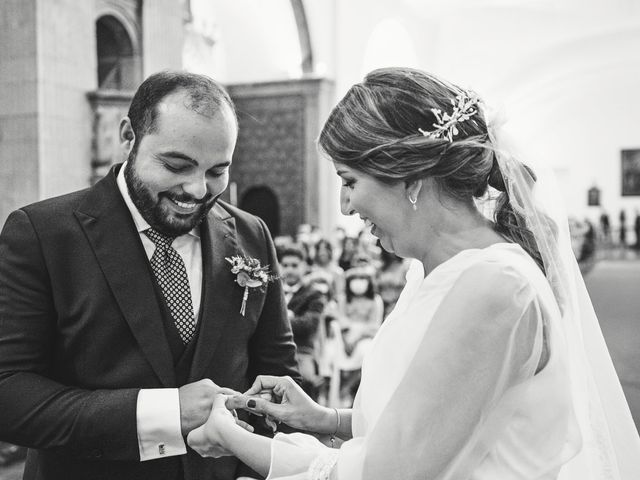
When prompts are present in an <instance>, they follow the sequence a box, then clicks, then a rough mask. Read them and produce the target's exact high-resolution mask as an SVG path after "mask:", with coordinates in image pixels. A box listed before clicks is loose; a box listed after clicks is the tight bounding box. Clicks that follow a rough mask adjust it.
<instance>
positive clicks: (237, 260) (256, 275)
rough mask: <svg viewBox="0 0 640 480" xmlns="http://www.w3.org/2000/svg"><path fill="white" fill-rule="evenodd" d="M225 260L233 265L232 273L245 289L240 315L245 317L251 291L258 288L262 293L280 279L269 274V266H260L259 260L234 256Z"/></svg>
mask: <svg viewBox="0 0 640 480" xmlns="http://www.w3.org/2000/svg"><path fill="white" fill-rule="evenodd" d="M225 260H226V261H227V262H229V263H230V264H231V273H233V274H235V275H236V283H237V284H238V285H240V286H241V287H243V288H244V295H243V296H242V306H241V307H240V315H242V316H243V317H244V313H245V310H246V308H247V298H249V290H250V289H252V288H257V289H259V290H260V291H264V288H265V287H266V286H267V284H268V283H269V282H273V281H274V280H276V279H277V278H278V277H277V276H275V275H272V274H271V273H270V272H269V265H265V266H264V267H263V266H262V265H260V260H258V259H257V258H251V257H241V256H240V255H234V256H233V257H226V258H225Z"/></svg>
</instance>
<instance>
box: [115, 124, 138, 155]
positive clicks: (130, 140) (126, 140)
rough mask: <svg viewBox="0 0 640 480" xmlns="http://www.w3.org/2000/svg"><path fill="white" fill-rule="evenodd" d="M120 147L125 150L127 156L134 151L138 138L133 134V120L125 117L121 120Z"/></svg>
mask: <svg viewBox="0 0 640 480" xmlns="http://www.w3.org/2000/svg"><path fill="white" fill-rule="evenodd" d="M119 133H120V145H121V146H122V147H123V148H124V149H125V151H126V152H127V155H129V153H131V150H132V149H133V145H134V144H135V141H136V136H135V134H134V133H133V128H132V127H131V120H129V117H124V118H123V119H122V120H120V130H119Z"/></svg>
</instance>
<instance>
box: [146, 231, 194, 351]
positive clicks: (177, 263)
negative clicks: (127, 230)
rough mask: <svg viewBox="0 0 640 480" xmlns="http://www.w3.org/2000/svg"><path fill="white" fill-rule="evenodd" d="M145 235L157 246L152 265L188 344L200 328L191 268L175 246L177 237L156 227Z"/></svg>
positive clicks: (174, 319) (181, 333)
mask: <svg viewBox="0 0 640 480" xmlns="http://www.w3.org/2000/svg"><path fill="white" fill-rule="evenodd" d="M144 234H145V235H146V236H147V237H149V238H150V239H151V241H152V242H153V243H155V245H156V249H155V250H154V251H153V255H152V256H151V268H152V269H153V274H154V275H155V277H156V280H157V281H158V285H160V289H161V290H162V294H163V295H164V298H165V300H166V302H167V306H168V307H169V311H170V312H171V316H172V317H173V321H174V322H175V324H176V327H177V328H178V332H179V333H180V338H181V339H182V342H183V343H184V344H187V343H189V341H190V340H191V339H192V338H193V334H194V333H195V331H196V322H195V319H194V316H193V303H192V302H191V290H190V288H189V278H188V277H187V268H186V267H185V266H184V261H183V260H182V257H181V256H180V254H179V253H178V252H177V251H176V249H175V248H173V247H172V246H171V243H172V242H173V241H174V240H175V237H168V236H166V235H163V234H162V233H160V232H157V231H155V230H153V229H152V228H150V229H148V230H145V231H144Z"/></svg>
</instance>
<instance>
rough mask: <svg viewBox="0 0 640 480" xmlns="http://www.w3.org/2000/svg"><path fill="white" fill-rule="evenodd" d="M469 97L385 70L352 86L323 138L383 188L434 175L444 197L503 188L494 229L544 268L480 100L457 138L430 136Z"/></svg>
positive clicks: (431, 79) (331, 151)
mask: <svg viewBox="0 0 640 480" xmlns="http://www.w3.org/2000/svg"><path fill="white" fill-rule="evenodd" d="M466 94H467V92H466V91H465V90H463V89H461V88H459V87H457V86H455V85H453V84H451V83H448V82H446V81H444V80H442V79H439V78H437V77H435V76H434V75H431V74H428V73H426V72H422V71H420V70H415V69H410V68H383V69H379V70H374V71H373V72H371V73H369V74H368V75H367V76H366V77H365V79H364V81H363V82H362V83H358V84H356V85H354V86H353V87H351V89H349V91H348V92H347V94H346V95H345V96H344V98H343V99H342V100H341V101H340V102H339V103H338V105H336V107H335V108H334V109H333V111H332V112H331V114H330V115H329V118H328V119H327V121H326V123H325V125H324V127H323V129H322V132H321V133H320V137H319V140H318V144H319V147H320V149H321V151H322V152H324V153H325V154H326V155H328V156H329V157H330V158H331V159H332V160H333V161H335V162H337V163H343V164H345V165H348V166H349V167H351V168H354V169H356V170H359V171H362V172H363V173H366V174H369V175H371V176H373V177H375V178H377V179H378V180H380V181H382V182H386V183H390V184H392V183H396V182H400V181H404V182H410V181H412V180H417V179H421V178H426V177H430V178H433V179H434V180H435V181H436V183H437V185H438V186H439V187H440V188H441V189H442V191H443V192H445V193H446V194H448V195H450V196H452V197H454V198H457V199H460V200H463V201H469V200H471V199H472V198H473V197H476V198H480V197H482V196H484V195H485V194H486V192H487V187H488V186H489V185H491V186H492V187H494V188H496V189H498V190H500V191H501V192H502V193H501V194H500V196H499V198H498V199H497V204H496V205H497V206H496V210H495V214H494V221H495V229H496V231H497V232H499V233H500V234H501V235H503V236H504V237H506V238H508V239H510V240H512V241H514V242H517V243H519V244H520V245H521V246H522V247H523V248H524V249H525V251H526V252H527V253H529V255H531V257H532V258H533V259H534V260H535V261H536V263H538V265H539V266H540V267H541V268H543V267H542V259H541V257H540V253H539V251H538V248H537V245H536V243H535V241H534V239H533V234H532V233H531V232H530V231H529V230H528V229H527V228H526V226H525V224H524V221H523V219H521V218H520V217H519V214H518V213H517V212H516V210H515V209H513V207H512V206H511V204H510V202H509V198H508V195H507V193H506V192H505V190H506V189H505V188H504V183H503V181H502V176H501V172H500V171H499V168H498V166H497V162H496V160H495V153H494V147H493V145H492V144H491V140H490V138H489V134H488V130H487V123H486V120H485V115H484V112H483V106H482V103H477V104H475V105H474V108H475V109H476V110H477V112H476V113H474V114H473V115H471V116H469V118H468V119H466V120H463V121H459V122H457V123H456V124H455V128H456V129H457V134H456V135H454V136H453V137H452V139H451V140H450V139H449V138H448V137H447V136H445V135H442V136H431V135H425V134H424V133H426V132H429V131H432V130H433V129H434V126H433V125H434V124H437V123H438V118H437V117H436V114H435V113H434V112H433V109H437V110H440V111H441V112H442V113H450V112H451V111H452V110H453V108H454V107H453V105H452V102H455V101H456V98H457V97H459V96H464V95H466Z"/></svg>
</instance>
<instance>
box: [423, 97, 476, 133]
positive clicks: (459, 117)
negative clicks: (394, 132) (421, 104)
mask: <svg viewBox="0 0 640 480" xmlns="http://www.w3.org/2000/svg"><path fill="white" fill-rule="evenodd" d="M478 103H480V99H479V98H478V96H477V95H476V94H475V93H473V92H466V91H465V92H463V93H461V94H460V95H457V96H456V99H455V100H451V104H452V105H453V111H452V112H451V114H449V113H446V112H444V113H443V112H442V110H440V109H439V108H432V109H431V111H432V112H433V114H434V115H435V116H436V123H434V124H433V127H434V130H431V131H427V130H423V129H421V128H418V131H419V132H420V133H421V134H422V135H424V136H425V137H429V138H447V139H448V140H449V142H453V137H454V136H456V135H457V134H458V127H457V125H458V123H460V122H465V121H467V120H469V119H470V118H471V117H472V116H473V115H475V114H476V113H478V109H477V108H476V106H477V105H478Z"/></svg>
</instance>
